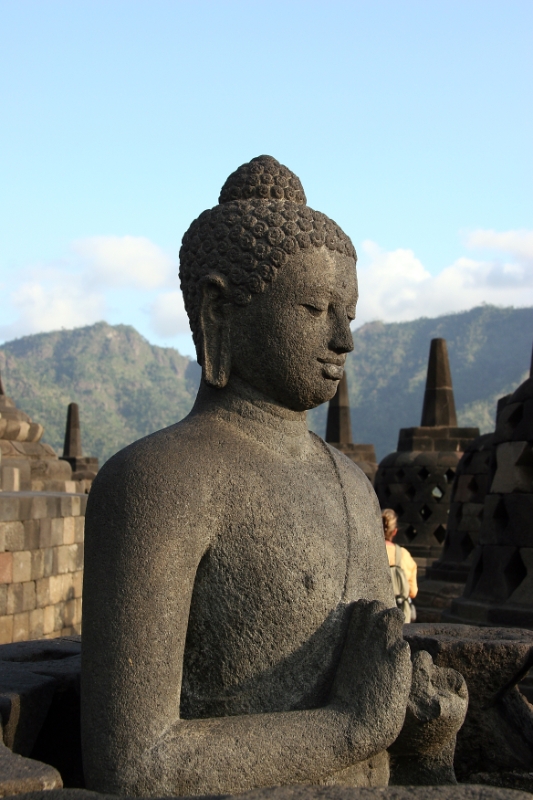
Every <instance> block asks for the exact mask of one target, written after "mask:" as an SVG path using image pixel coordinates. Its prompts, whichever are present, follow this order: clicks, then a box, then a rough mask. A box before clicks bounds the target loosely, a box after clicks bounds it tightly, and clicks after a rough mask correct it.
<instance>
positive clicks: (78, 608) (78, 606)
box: [74, 597, 82, 633]
mask: <svg viewBox="0 0 533 800" xmlns="http://www.w3.org/2000/svg"><path fill="white" fill-rule="evenodd" d="M81 607H82V600H81V597H77V598H76V601H75V612H74V625H78V626H79V628H80V630H79V631H76V633H81Z"/></svg>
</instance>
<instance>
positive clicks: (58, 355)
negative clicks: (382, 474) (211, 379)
mask: <svg viewBox="0 0 533 800" xmlns="http://www.w3.org/2000/svg"><path fill="white" fill-rule="evenodd" d="M437 336H441V337H444V338H445V339H446V340H447V342H448V351H449V354H450V363H451V370H452V377H453V384H454V389H455V401H456V405H457V411H458V421H459V424H460V425H478V426H479V427H480V428H481V430H482V431H488V430H491V429H492V428H493V426H494V413H495V408H496V401H497V399H498V397H501V396H502V395H504V394H507V393H509V392H511V391H513V390H514V389H515V388H516V387H517V386H518V384H519V383H520V382H521V381H522V380H524V378H525V377H526V375H527V374H528V372H529V365H530V357H531V347H532V342H533V308H519V309H513V308H495V307H494V306H481V307H479V308H474V309H472V310H471V311H467V312H463V313H459V314H448V315H445V316H442V317H437V318H436V319H428V318H422V319H418V320H414V321H412V322H400V323H390V324H386V323H382V322H371V323H368V324H366V325H363V326H362V327H361V328H359V329H357V330H356V331H355V333H354V344H355V348H354V352H353V353H351V354H350V355H349V356H348V359H347V364H346V372H347V377H348V385H349V389H350V401H351V407H352V429H353V435H354V441H357V442H371V443H373V444H374V445H375V447H376V452H377V454H378V458H382V457H383V456H384V455H386V453H388V452H391V451H392V450H395V449H396V443H397V440H398V430H399V429H400V428H401V427H411V426H414V425H418V424H419V423H420V416H421V413H422V399H423V393H424V385H425V379H426V366H427V358H428V353H429V343H430V340H431V339H432V338H434V337H437ZM0 369H2V373H3V376H4V384H5V390H6V393H7V394H8V395H9V396H11V397H12V398H13V399H14V400H15V402H16V403H17V405H18V406H19V407H20V408H21V409H22V410H24V411H26V412H27V413H28V414H29V415H30V416H31V417H32V418H33V419H34V420H35V421H36V422H40V423H41V424H43V425H44V427H45V434H44V440H45V441H47V442H48V443H50V444H51V445H52V446H53V447H54V448H56V450H58V451H60V450H61V449H62V445H63V436H64V430H65V420H66V411H67V405H68V403H69V402H72V401H75V402H77V403H79V404H80V415H81V425H82V437H83V448H84V452H85V454H86V455H94V456H98V457H99V458H100V459H101V461H104V460H106V459H107V458H109V457H110V456H111V455H112V454H113V453H114V452H116V451H117V450H119V449H120V448H121V447H124V446H125V445H127V444H129V443H130V442H132V441H135V440H136V439H138V438H140V437H141V436H145V435H146V434H148V433H151V432H152V431H155V430H158V429H159V428H163V427H166V426H167V425H171V424H173V423H174V422H177V421H178V420H180V419H182V418H183V417H184V416H185V415H186V414H187V413H188V412H189V410H190V408H191V407H192V404H193V402H194V397H195V395H196V391H197V388H198V384H199V380H200V368H199V366H198V365H197V364H196V362H194V361H191V360H190V359H189V358H187V357H185V356H182V355H180V354H179V353H178V351H177V350H175V349H173V348H170V347H158V346H156V345H152V344H150V343H149V342H148V341H147V340H146V339H145V338H144V337H142V336H141V335H140V334H139V333H137V331H136V330H135V329H134V328H132V327H130V326H127V325H114V326H113V325H108V324H107V323H105V322H99V323H97V324H95V325H90V326H88V327H84V328H77V329H75V330H70V331H65V330H62V331H56V332H53V333H41V334H34V335H33V336H25V337H23V338H21V339H16V340H14V341H11V342H6V343H5V344H4V345H2V346H1V347H0ZM326 411H327V407H326V406H325V405H324V406H320V407H319V408H317V409H313V410H312V411H311V412H310V413H309V426H310V427H311V428H312V429H313V430H315V431H317V432H318V433H319V434H321V435H323V434H324V431H325V421H326Z"/></svg>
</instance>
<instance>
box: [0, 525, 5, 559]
mask: <svg viewBox="0 0 533 800" xmlns="http://www.w3.org/2000/svg"><path fill="white" fill-rule="evenodd" d="M4 525H5V522H0V553H3V552H5V549H6V532H5V528H4Z"/></svg>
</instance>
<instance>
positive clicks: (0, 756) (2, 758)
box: [0, 744, 63, 797]
mask: <svg viewBox="0 0 533 800" xmlns="http://www.w3.org/2000/svg"><path fill="white" fill-rule="evenodd" d="M62 785H63V783H62V781H61V776H60V774H59V772H58V771H57V770H55V769H54V768H53V767H51V766H49V765H48V764H41V763H40V762H39V761H34V760H33V759H29V758H23V757H22V756H19V755H17V754H16V753H13V752H11V750H9V749H8V748H7V747H6V746H5V745H4V744H0V797H7V796H11V795H20V794H22V793H24V792H35V794H36V795H37V796H39V795H41V792H40V791H39V790H43V789H44V790H46V795H45V796H46V797H47V796H48V793H49V791H50V790H53V789H60V788H61V787H62ZM41 796H43V795H41Z"/></svg>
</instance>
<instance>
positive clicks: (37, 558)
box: [31, 550, 44, 581]
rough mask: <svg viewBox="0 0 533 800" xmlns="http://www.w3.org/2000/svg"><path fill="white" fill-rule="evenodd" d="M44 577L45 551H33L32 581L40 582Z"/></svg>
mask: <svg viewBox="0 0 533 800" xmlns="http://www.w3.org/2000/svg"><path fill="white" fill-rule="evenodd" d="M43 575H44V551H43V550H32V551H31V579H32V581H36V580H39V578H42V577H43Z"/></svg>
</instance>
